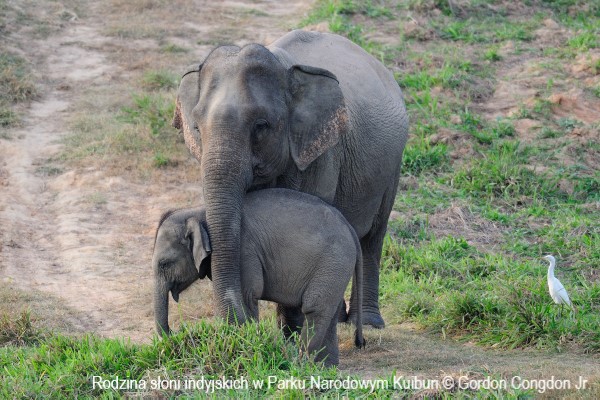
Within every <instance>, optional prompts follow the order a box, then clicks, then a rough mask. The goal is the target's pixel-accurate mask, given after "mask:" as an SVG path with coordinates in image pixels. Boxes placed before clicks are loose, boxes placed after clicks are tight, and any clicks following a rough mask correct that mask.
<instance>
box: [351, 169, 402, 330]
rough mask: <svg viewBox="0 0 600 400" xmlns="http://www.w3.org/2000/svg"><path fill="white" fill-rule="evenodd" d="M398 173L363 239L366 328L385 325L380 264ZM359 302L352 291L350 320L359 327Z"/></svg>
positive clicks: (363, 318)
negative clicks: (357, 320)
mask: <svg viewBox="0 0 600 400" xmlns="http://www.w3.org/2000/svg"><path fill="white" fill-rule="evenodd" d="M398 178H399V171H398V174H397V176H396V178H395V179H394V182H395V183H394V184H393V185H391V186H390V187H389V188H388V190H387V191H386V192H385V194H384V196H383V198H382V200H381V205H380V206H379V212H378V213H377V217H376V219H375V221H374V222H373V225H372V228H371V231H370V232H369V233H368V234H367V235H366V236H365V237H363V238H362V239H361V240H360V247H361V250H362V255H363V307H362V309H363V314H362V320H363V325H371V326H373V327H374V328H377V329H382V328H384V327H385V322H384V321H383V318H382V317H381V312H380V311H379V263H380V261H381V250H382V248H383V239H384V237H385V234H386V232H387V223H388V218H389V216H390V213H391V212H392V207H393V206H394V199H395V197H396V190H397V188H398ZM356 302H357V299H356V296H355V294H354V290H353V291H352V295H351V297H350V312H349V313H348V320H349V321H352V322H353V323H354V324H356V307H357V304H356Z"/></svg>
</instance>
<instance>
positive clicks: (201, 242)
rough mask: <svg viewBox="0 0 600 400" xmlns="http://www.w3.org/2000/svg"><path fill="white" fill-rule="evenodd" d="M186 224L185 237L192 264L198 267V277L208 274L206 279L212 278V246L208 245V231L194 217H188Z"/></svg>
mask: <svg viewBox="0 0 600 400" xmlns="http://www.w3.org/2000/svg"><path fill="white" fill-rule="evenodd" d="M186 225H187V237H188V240H189V241H190V247H191V250H192V258H193V259H194V264H195V266H196V268H197V269H198V276H199V277H200V279H204V277H206V276H208V279H211V280H212V274H211V263H210V254H211V253H212V248H211V246H210V238H209V237H208V231H207V230H206V227H205V226H204V224H203V223H202V222H200V221H199V220H197V219H195V218H190V219H188V221H187V223H186Z"/></svg>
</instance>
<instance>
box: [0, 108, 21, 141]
mask: <svg viewBox="0 0 600 400" xmlns="http://www.w3.org/2000/svg"><path fill="white" fill-rule="evenodd" d="M17 125H19V117H18V115H17V113H15V112H14V111H12V110H11V109H10V108H8V106H4V105H1V104H0V127H2V128H10V127H12V126H17ZM0 137H2V138H3V139H8V132H5V131H4V130H3V131H2V133H0Z"/></svg>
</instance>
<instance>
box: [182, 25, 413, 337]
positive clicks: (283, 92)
mask: <svg viewBox="0 0 600 400" xmlns="http://www.w3.org/2000/svg"><path fill="white" fill-rule="evenodd" d="M173 125H174V126H175V127H176V128H179V129H182V130H183V134H184V138H185V142H186V144H187V146H188V147H189V149H190V150H191V152H192V153H193V154H194V155H195V157H196V158H197V159H198V160H199V161H200V165H201V171H202V173H201V176H202V178H203V186H204V192H205V202H206V217H207V221H208V228H209V235H210V238H211V243H212V248H213V253H212V277H213V284H214V288H215V294H216V299H217V304H218V308H219V312H220V314H221V315H222V316H224V317H227V319H228V320H229V322H233V321H237V322H243V321H245V316H244V315H243V311H242V310H243V301H242V296H243V294H242V293H241V284H240V267H239V265H240V250H239V249H240V221H241V212H242V207H243V205H242V200H243V198H244V193H245V192H248V191H252V190H257V189H261V188H265V187H285V188H291V189H294V190H298V191H301V192H306V193H309V194H312V195H316V196H318V197H320V198H322V199H323V200H325V201H326V202H328V203H330V204H333V205H334V206H335V207H336V208H337V209H339V210H340V211H341V212H342V214H343V215H344V216H345V217H346V219H347V220H348V221H349V222H350V224H351V225H352V226H353V227H354V229H355V230H356V233H357V235H358V237H359V238H360V242H361V247H362V253H363V266H364V279H363V282H364V294H363V296H364V303H363V322H364V323H365V324H370V325H372V326H374V327H379V328H381V327H383V326H384V321H383V319H382V317H381V314H380V312H379V304H378V294H379V293H378V292H379V290H378V289H379V288H378V286H379V260H380V257H381V248H382V245H383V238H384V235H385V231H386V228H387V219H388V217H389V214H390V212H391V210H392V205H393V203H394V198H395V195H396V189H397V184H398V178H399V173H400V164H401V159H402V151H403V149H404V145H405V143H406V139H407V134H408V133H407V132H408V118H407V115H406V110H405V107H404V101H403V99H402V93H401V91H400V88H399V87H398V85H397V83H396V82H395V80H394V77H393V76H392V74H391V73H390V72H389V71H388V70H387V69H386V68H385V67H384V66H383V65H382V64H381V63H380V62H378V61H377V60H376V59H374V58H373V57H372V56H370V55H369V54H368V53H366V52H365V51H364V50H363V49H361V48H360V47H359V46H357V45H355V44H353V43H352V42H350V41H349V40H347V39H345V38H343V37H341V36H337V35H332V34H325V33H316V32H306V31H301V30H296V31H293V32H290V33H288V34H286V35H285V36H283V37H281V38H280V39H278V40H277V41H275V42H274V43H272V44H271V45H269V46H267V47H263V46H261V45H257V44H251V45H247V46H245V47H242V48H239V47H236V46H223V47H218V48H216V49H215V50H213V51H212V52H211V53H210V54H209V55H208V57H207V58H206V60H205V61H204V63H202V64H201V65H199V66H198V65H195V66H192V67H190V68H189V69H188V72H186V74H185V75H184V76H183V79H182V81H181V84H180V87H179V92H178V96H177V107H176V111H175V117H174V121H173ZM354 301H355V299H351V302H350V312H349V315H348V317H349V318H351V319H353V318H354V317H355V313H356V306H355V305H354ZM344 311H345V310H344ZM279 312H280V316H282V317H283V319H284V320H285V321H286V322H287V323H288V324H290V325H291V326H293V325H294V324H295V323H300V322H301V319H302V315H301V313H300V312H299V310H294V309H280V310H279Z"/></svg>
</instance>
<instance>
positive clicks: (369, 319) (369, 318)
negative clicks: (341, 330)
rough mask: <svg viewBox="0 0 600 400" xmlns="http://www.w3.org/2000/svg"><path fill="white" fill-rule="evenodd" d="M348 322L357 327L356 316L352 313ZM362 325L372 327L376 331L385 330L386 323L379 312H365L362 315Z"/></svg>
mask: <svg viewBox="0 0 600 400" xmlns="http://www.w3.org/2000/svg"><path fill="white" fill-rule="evenodd" d="M346 322H351V323H352V324H354V325H355V326H356V314H355V313H353V312H352V311H350V314H348V319H347V321H346ZM362 323H363V325H370V326H372V327H373V328H375V329H383V328H385V321H384V320H383V318H382V317H381V314H380V313H379V311H375V312H373V311H365V310H363V313H362Z"/></svg>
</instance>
